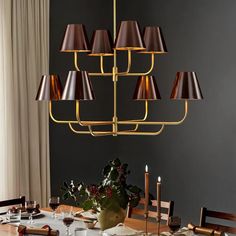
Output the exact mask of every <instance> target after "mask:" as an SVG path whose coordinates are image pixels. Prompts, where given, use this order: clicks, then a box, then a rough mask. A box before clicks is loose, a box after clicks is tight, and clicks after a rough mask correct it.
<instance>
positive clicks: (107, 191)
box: [106, 187, 112, 198]
mask: <svg viewBox="0 0 236 236" xmlns="http://www.w3.org/2000/svg"><path fill="white" fill-rule="evenodd" d="M106 196H107V197H108V198H111V197H112V188H111V187H107V189H106Z"/></svg>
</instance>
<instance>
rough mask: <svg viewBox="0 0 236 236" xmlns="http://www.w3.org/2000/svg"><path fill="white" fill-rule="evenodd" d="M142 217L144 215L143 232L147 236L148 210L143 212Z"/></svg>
mask: <svg viewBox="0 0 236 236" xmlns="http://www.w3.org/2000/svg"><path fill="white" fill-rule="evenodd" d="M144 217H145V233H144V235H145V236H147V235H148V211H147V212H145V213H144Z"/></svg>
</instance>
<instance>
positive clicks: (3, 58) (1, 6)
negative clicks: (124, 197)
mask: <svg viewBox="0 0 236 236" xmlns="http://www.w3.org/2000/svg"><path fill="white" fill-rule="evenodd" d="M48 71H49V0H0V200H1V199H8V198H11V197H16V196H19V195H25V196H26V197H27V198H28V199H32V200H36V201H38V202H39V203H40V204H41V206H46V204H47V200H48V197H49V195H50V161H49V121H48V110H47V106H46V104H39V103H37V102H36V101H35V95H36V92H37V87H38V85H39V81H40V78H41V75H42V74H48Z"/></svg>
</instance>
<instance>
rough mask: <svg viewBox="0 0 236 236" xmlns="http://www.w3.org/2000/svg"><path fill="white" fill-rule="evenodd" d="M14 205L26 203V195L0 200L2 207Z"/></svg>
mask: <svg viewBox="0 0 236 236" xmlns="http://www.w3.org/2000/svg"><path fill="white" fill-rule="evenodd" d="M13 205H21V206H24V205H25V196H21V197H19V198H14V199H8V200H4V201H0V207H6V206H13Z"/></svg>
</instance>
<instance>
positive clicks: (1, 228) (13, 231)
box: [0, 205, 169, 236]
mask: <svg viewBox="0 0 236 236" xmlns="http://www.w3.org/2000/svg"><path fill="white" fill-rule="evenodd" d="M63 207H66V206H65V205H63ZM73 209H74V210H75V211H79V210H81V209H80V208H76V207H74V208H73ZM42 210H45V211H51V210H50V209H49V208H43V209H42ZM124 223H125V225H126V226H128V227H131V228H133V229H136V230H142V231H144V230H145V221H144V220H139V219H132V218H126V219H125V222H124ZM160 231H161V232H164V231H169V227H168V226H167V225H161V227H160ZM148 232H150V233H157V224H155V223H152V222H148ZM0 235H1V236H13V235H14V236H15V235H18V233H17V227H15V226H12V225H8V224H4V225H1V224H0Z"/></svg>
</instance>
